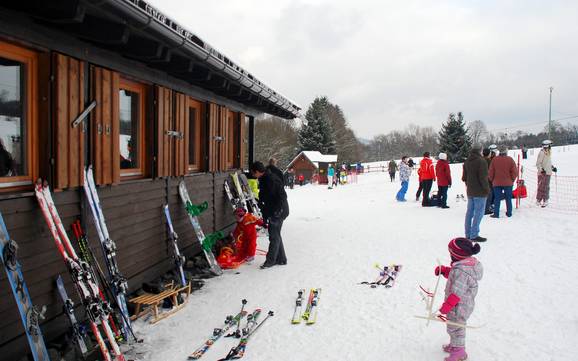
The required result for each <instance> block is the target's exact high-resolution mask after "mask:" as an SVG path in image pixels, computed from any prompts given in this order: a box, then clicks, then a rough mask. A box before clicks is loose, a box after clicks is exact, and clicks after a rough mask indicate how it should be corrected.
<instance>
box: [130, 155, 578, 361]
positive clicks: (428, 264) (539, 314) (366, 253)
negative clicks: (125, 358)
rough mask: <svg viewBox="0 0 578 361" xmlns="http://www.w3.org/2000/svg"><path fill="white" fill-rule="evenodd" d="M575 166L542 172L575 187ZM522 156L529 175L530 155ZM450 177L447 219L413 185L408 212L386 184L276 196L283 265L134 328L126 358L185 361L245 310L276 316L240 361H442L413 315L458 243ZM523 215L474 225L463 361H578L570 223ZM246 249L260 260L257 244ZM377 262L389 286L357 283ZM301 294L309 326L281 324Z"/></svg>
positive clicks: (575, 252)
mask: <svg viewBox="0 0 578 361" xmlns="http://www.w3.org/2000/svg"><path fill="white" fill-rule="evenodd" d="M577 155H578V147H573V148H572V149H569V150H568V151H564V152H555V153H554V156H555V161H554V163H555V164H564V165H565V166H564V167H559V168H560V170H561V171H562V170H564V175H578V174H576V173H574V174H572V173H571V171H570V169H572V168H571V165H572V164H574V172H576V167H575V162H576V161H575V159H576V156H577ZM530 158H531V159H529V160H528V162H529V165H530V164H531V163H532V162H533V160H534V159H535V154H534V155H531V156H530ZM566 165H567V166H566ZM460 167H461V166H460V165H453V166H452V171H453V176H454V177H455V180H454V185H453V187H452V188H451V189H450V192H449V200H450V201H449V205H450V207H451V208H450V209H447V210H442V209H438V208H422V207H421V206H420V204H419V203H416V202H414V200H413V199H412V197H413V195H414V194H415V190H416V188H417V178H416V177H415V175H414V176H413V177H412V180H411V181H410V188H409V192H408V200H410V201H408V202H407V203H398V202H396V201H395V200H394V196H395V193H396V192H397V189H398V187H399V183H398V182H395V183H390V182H389V176H388V175H387V174H386V173H371V174H366V175H360V176H359V177H358V183H357V184H350V185H346V186H340V187H338V188H337V189H333V190H328V189H326V188H325V187H323V186H313V185H308V186H304V187H302V188H299V187H297V188H296V189H294V190H288V194H289V199H290V205H291V215H290V216H289V218H288V219H287V220H286V222H285V225H284V227H283V238H284V243H285V249H286V252H287V257H288V265H287V266H276V267H273V268H271V269H267V270H260V269H259V265H260V264H261V263H262V261H263V259H264V257H262V256H258V257H257V260H256V261H255V262H254V263H253V264H252V265H245V266H243V267H241V268H240V269H238V270H236V271H226V272H225V274H224V275H223V276H222V277H219V278H214V279H211V280H209V281H208V282H207V284H206V285H205V287H204V288H203V289H201V290H200V291H197V292H195V293H193V295H192V297H191V300H190V302H189V303H188V305H187V307H186V308H185V309H183V310H182V311H179V312H178V313H176V314H175V315H174V316H172V317H170V318H168V319H166V320H163V321H161V322H159V323H158V324H156V325H149V324H147V323H145V322H143V321H138V322H137V323H136V329H137V330H138V333H139V335H140V336H142V337H143V338H144V339H145V343H144V344H139V345H138V346H137V347H136V350H139V351H142V352H143V353H142V354H140V359H142V360H154V361H181V360H186V358H187V355H189V354H190V353H191V352H192V351H193V350H195V349H196V348H197V347H198V346H200V345H201V344H202V343H203V342H204V340H205V339H206V338H207V337H208V336H209V335H210V334H211V333H212V331H213V328H215V327H220V325H221V324H222V322H223V320H224V318H225V316H226V315H231V314H236V313H237V312H238V311H239V308H240V305H241V299H243V298H246V299H247V300H248V301H249V302H248V309H249V310H250V311H251V310H253V309H254V308H256V307H261V308H263V310H264V311H267V310H274V311H275V316H274V317H273V318H271V319H270V320H269V321H267V323H266V324H264V325H263V327H262V328H261V329H260V330H259V331H258V332H257V333H256V334H255V336H254V338H252V339H251V340H250V342H249V344H248V347H247V351H246V354H245V357H244V359H246V360H247V361H256V360H259V361H262V360H276V361H292V360H297V361H300V360H303V361H305V360H360V361H363V360H368V361H369V360H396V361H401V360H407V361H410V360H411V361H424V360H427V361H429V360H443V358H444V357H445V354H444V353H443V352H442V350H441V345H442V344H443V343H446V342H447V340H448V337H447V334H446V332H445V326H444V325H443V324H440V323H432V324H430V325H429V326H428V327H426V324H425V321H423V320H418V319H416V318H414V317H413V315H419V314H425V306H424V303H423V301H422V299H421V297H420V294H419V292H418V285H420V284H421V285H424V286H426V287H431V288H433V285H434V283H435V276H434V274H433V269H434V267H435V264H436V258H439V259H441V260H442V262H445V263H449V255H448V252H447V243H448V241H449V240H450V239H451V238H453V237H456V236H462V235H463V220H464V214H465V209H466V203H465V202H459V203H458V202H456V200H455V198H456V194H460V193H464V194H465V189H464V186H463V184H462V182H460V181H459V177H460V176H461V168H460ZM434 188H435V185H434ZM529 203H531V202H529V201H526V202H525V203H524V204H523V206H522V207H521V208H520V209H519V210H515V211H514V216H513V217H512V218H505V217H503V218H500V219H492V218H489V217H486V218H484V219H483V221H482V224H481V235H483V236H485V237H488V242H486V243H482V244H481V246H482V251H481V253H480V254H479V255H478V259H480V260H481V262H482V263H483V265H484V269H485V274H484V278H483V279H482V281H481V282H480V285H479V293H478V297H477V299H476V309H475V311H474V313H473V315H472V317H471V318H470V324H473V325H474V324H475V325H483V324H485V326H484V327H482V328H480V329H476V330H468V332H467V351H468V353H469V360H478V361H490V360H500V361H505V360H508V361H533V360H536V361H545V360H556V361H563V360H568V361H570V360H578V350H577V349H576V341H577V340H578V312H577V311H576V299H577V298H578V287H577V286H578V283H577V281H576V265H577V264H578V246H577V245H576V234H578V222H577V221H576V220H577V219H578V215H577V214H559V213H556V212H552V211H551V210H550V209H548V208H545V209H542V208H536V207H530V206H528V205H527V204H529ZM259 244H260V248H264V249H266V248H267V244H268V243H267V240H266V238H264V237H263V238H260V239H259ZM376 262H379V263H381V264H392V263H397V264H403V266H404V268H403V270H402V272H401V274H400V275H399V277H398V280H397V284H396V285H395V287H393V288H391V289H384V288H377V289H371V288H369V287H368V286H366V285H359V284H358V283H359V282H360V281H366V280H373V279H374V278H375V277H376V276H377V270H375V269H374V268H373V264H374V263H376ZM442 282H443V280H442ZM442 286H443V285H440V290H441V291H442V292H443V287H442ZM310 287H320V288H322V293H321V295H320V304H319V314H318V320H317V323H316V324H315V325H313V326H306V325H304V324H301V325H291V324H290V318H291V316H292V313H293V308H294V300H295V296H296V293H297V290H298V289H299V288H310ZM442 292H440V293H439V294H442ZM439 302H441V297H438V301H437V302H436V303H438V304H439ZM237 342H238V341H237V340H235V339H228V338H227V339H221V340H219V341H218V342H217V343H216V344H215V345H214V346H213V347H212V348H211V350H209V352H208V353H207V354H206V355H205V356H203V358H202V359H204V360H217V359H219V358H222V357H224V356H225V355H226V354H227V352H228V351H229V349H230V348H231V347H233V346H235V345H236V344H237ZM139 353H140V352H139Z"/></svg>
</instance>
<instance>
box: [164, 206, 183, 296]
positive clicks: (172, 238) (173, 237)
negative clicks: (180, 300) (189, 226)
mask: <svg viewBox="0 0 578 361" xmlns="http://www.w3.org/2000/svg"><path fill="white" fill-rule="evenodd" d="M163 210H164V212H165V218H166V219H167V227H168V228H169V242H170V244H171V246H172V247H171V248H172V249H173V258H174V260H175V265H176V266H177V269H178V270H179V275H180V276H181V284H182V285H183V287H184V286H186V285H187V280H186V278H185V272H184V271H183V265H184V264H185V256H182V255H181V251H180V250H179V245H178V243H177V240H178V239H179V236H178V235H177V232H175V229H174V228H173V221H172V220H171V214H170V212H169V205H168V204H165V206H164V207H163Z"/></svg>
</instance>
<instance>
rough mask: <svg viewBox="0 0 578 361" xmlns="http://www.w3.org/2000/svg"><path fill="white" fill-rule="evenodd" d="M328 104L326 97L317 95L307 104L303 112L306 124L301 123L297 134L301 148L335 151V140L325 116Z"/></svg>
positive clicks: (330, 152) (324, 152) (324, 151)
mask: <svg viewBox="0 0 578 361" xmlns="http://www.w3.org/2000/svg"><path fill="white" fill-rule="evenodd" d="M328 106H329V101H328V100H327V97H317V98H315V100H314V101H313V103H311V105H309V108H308V109H307V113H305V118H306V119H307V124H303V126H302V127H301V129H300V130H299V135H298V141H299V147H300V148H301V150H317V151H319V152H321V153H323V154H332V153H334V152H335V141H334V139H333V137H332V132H331V126H330V125H329V121H328V117H327V110H328Z"/></svg>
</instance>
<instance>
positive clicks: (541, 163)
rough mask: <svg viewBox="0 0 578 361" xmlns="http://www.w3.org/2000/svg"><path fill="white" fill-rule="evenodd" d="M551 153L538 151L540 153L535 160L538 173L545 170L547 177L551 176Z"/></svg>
mask: <svg viewBox="0 0 578 361" xmlns="http://www.w3.org/2000/svg"><path fill="white" fill-rule="evenodd" d="M551 152H552V151H551V150H550V151H548V152H546V151H545V150H544V149H542V150H540V153H538V159H537V160H536V168H538V173H542V170H545V171H546V174H547V175H552V155H551Z"/></svg>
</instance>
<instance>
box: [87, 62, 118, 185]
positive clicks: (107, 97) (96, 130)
mask: <svg viewBox="0 0 578 361" xmlns="http://www.w3.org/2000/svg"><path fill="white" fill-rule="evenodd" d="M91 70H92V72H91V76H92V82H91V84H92V89H91V91H92V96H91V99H94V100H96V108H95V109H94V111H93V112H92V114H91V124H92V164H93V165H94V176H95V182H96V184H98V185H104V184H116V183H119V182H120V167H119V166H118V162H119V159H120V148H119V146H120V145H119V142H118V139H119V132H120V129H119V100H118V92H119V81H120V76H119V74H118V73H117V72H114V71H111V70H108V69H104V68H100V67H97V66H93V67H92V69H91Z"/></svg>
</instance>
